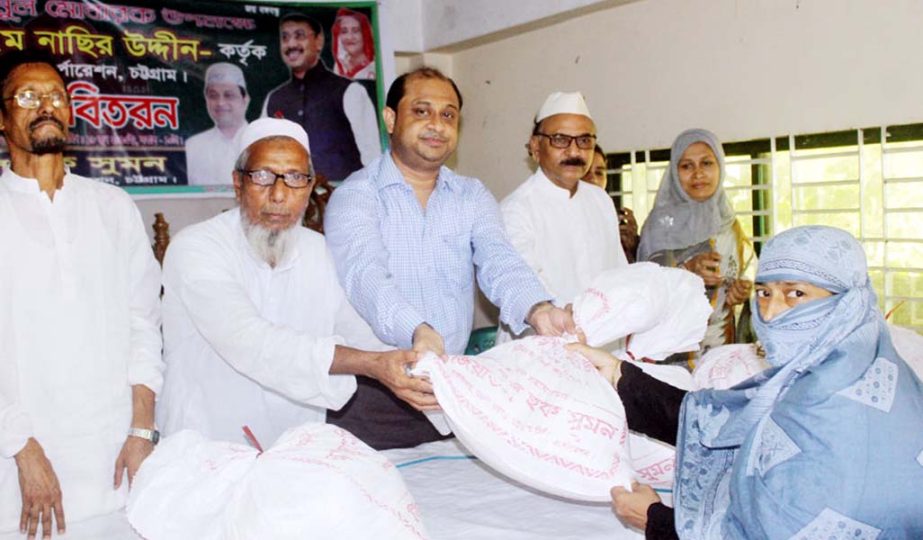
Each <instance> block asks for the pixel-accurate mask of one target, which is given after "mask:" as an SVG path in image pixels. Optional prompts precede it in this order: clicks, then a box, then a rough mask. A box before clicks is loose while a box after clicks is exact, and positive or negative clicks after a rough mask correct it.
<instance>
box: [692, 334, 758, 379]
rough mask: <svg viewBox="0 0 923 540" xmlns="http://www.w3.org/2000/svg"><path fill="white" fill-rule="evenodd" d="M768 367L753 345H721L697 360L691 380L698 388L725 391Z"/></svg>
mask: <svg viewBox="0 0 923 540" xmlns="http://www.w3.org/2000/svg"><path fill="white" fill-rule="evenodd" d="M768 367H769V362H767V361H766V360H765V359H763V358H761V357H760V355H759V354H757V352H756V345H755V344H753V343H738V344H734V345H722V346H720V347H715V348H713V349H711V350H709V351H708V352H707V353H705V355H704V356H702V358H701V359H699V362H698V364H697V365H696V368H695V371H693V372H692V378H693V379H694V380H695V384H696V386H697V387H698V388H714V389H716V390H725V389H727V388H730V387H732V386H734V385H736V384H738V383H741V382H743V381H745V380H747V379H749V378H750V377H752V376H754V375H756V374H757V373H759V372H761V371H763V370H765V369H766V368H768Z"/></svg>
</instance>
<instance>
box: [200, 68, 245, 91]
mask: <svg viewBox="0 0 923 540" xmlns="http://www.w3.org/2000/svg"><path fill="white" fill-rule="evenodd" d="M215 83H230V84H234V85H237V86H239V87H241V88H243V89H244V90H246V89H247V81H246V80H245V79H244V72H243V71H241V70H240V68H239V67H237V66H235V65H234V64H229V63H227V62H218V63H217V64H212V65H210V66H208V69H206V70H205V86H208V85H210V84H215Z"/></svg>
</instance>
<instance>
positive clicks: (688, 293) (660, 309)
mask: <svg viewBox="0 0 923 540" xmlns="http://www.w3.org/2000/svg"><path fill="white" fill-rule="evenodd" d="M711 312H712V308H711V305H710V304H709V303H708V299H707V298H706V296H705V285H704V283H703V282H702V278H700V277H698V276H697V275H695V274H693V273H692V272H687V271H686V270H681V269H678V268H665V267H662V266H659V265H657V264H654V263H649V262H643V263H635V264H631V265H628V266H627V267H623V268H617V269H614V270H609V271H606V272H603V273H602V274H600V275H599V276H597V277H596V278H595V279H593V281H592V283H591V284H590V287H588V288H587V290H586V291H584V292H583V293H582V294H580V295H579V296H577V298H575V299H574V322H576V323H577V327H578V328H580V329H581V330H583V332H584V334H586V337H587V343H588V344H589V345H591V346H593V347H602V346H605V345H607V344H610V343H612V342H614V341H616V340H618V339H620V338H623V337H625V336H630V337H629V338H628V344H627V345H626V347H625V349H626V350H625V351H624V352H625V353H627V355H628V356H629V357H630V358H634V359H637V360H640V359H642V358H647V359H650V360H663V359H664V358H666V357H667V356H669V355H671V354H673V353H678V352H688V351H696V350H698V349H699V342H701V341H702V338H703V337H704V336H705V330H706V326H707V325H706V324H703V320H704V321H706V322H707V321H708V317H709V316H710V315H711ZM616 354H617V355H618V356H620V357H622V355H621V354H619V352H617V353H616Z"/></svg>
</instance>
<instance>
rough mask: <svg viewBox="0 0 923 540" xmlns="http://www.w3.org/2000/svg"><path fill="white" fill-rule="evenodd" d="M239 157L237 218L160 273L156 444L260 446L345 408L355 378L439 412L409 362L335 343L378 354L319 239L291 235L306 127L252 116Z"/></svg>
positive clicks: (170, 259) (301, 196) (296, 228)
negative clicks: (171, 440)
mask: <svg viewBox="0 0 923 540" xmlns="http://www.w3.org/2000/svg"><path fill="white" fill-rule="evenodd" d="M240 148H241V151H240V155H239V157H238V159H237V163H236V165H235V171H234V189H235V192H236V195H237V200H238V203H239V206H238V207H237V208H234V209H232V210H228V211H227V212H224V213H222V214H220V215H218V216H216V217H214V218H212V219H209V220H207V221H204V222H202V223H199V224H196V225H193V226H191V227H188V228H187V229H185V230H183V231H182V232H181V233H180V234H179V235H177V237H176V238H175V239H174V240H173V242H172V243H171V244H170V248H169V249H168V250H167V255H166V259H165V261H164V279H163V283H164V301H163V302H164V325H163V332H164V359H165V361H166V364H167V371H166V382H165V385H164V394H163V397H162V398H161V400H160V401H159V403H158V409H157V412H158V419H159V421H160V422H161V424H162V429H163V431H164V433H165V434H167V435H169V434H171V433H174V432H176V431H178V430H181V429H187V428H188V429H194V430H197V431H199V432H201V433H203V434H204V435H205V436H207V437H209V438H212V439H219V440H226V441H232V442H243V441H244V435H243V432H242V427H243V426H248V427H249V428H250V429H251V430H252V431H253V433H254V434H255V436H256V438H257V439H258V440H260V442H261V443H262V444H263V445H264V446H268V445H270V444H272V442H273V441H275V439H276V438H278V436H279V435H281V434H282V433H283V432H284V431H285V430H286V429H288V428H291V427H295V426H297V425H300V424H303V423H305V422H323V421H324V419H325V414H326V409H328V408H330V409H337V408H340V407H342V406H343V405H344V404H345V403H346V402H347V401H348V400H349V398H350V397H351V396H352V394H353V392H355V389H356V380H355V377H354V375H363V376H367V377H371V378H375V379H378V380H379V381H381V382H382V383H383V384H384V385H385V386H387V387H388V388H389V389H391V391H393V392H394V393H395V394H396V395H397V396H398V397H400V398H401V399H404V400H405V401H407V402H408V403H410V404H411V405H413V406H415V407H417V408H420V409H425V408H433V407H435V406H436V400H435V397H434V396H433V395H432V387H431V386H430V385H429V383H428V382H427V381H424V380H422V379H415V378H411V377H409V376H408V375H407V374H406V372H405V367H406V366H407V365H409V364H413V363H414V362H415V361H416V354H415V353H413V352H410V351H400V350H392V351H386V352H366V351H361V350H357V349H353V348H351V347H348V346H346V345H345V344H349V345H354V346H361V347H364V348H367V349H375V350H380V349H383V348H384V346H383V345H382V344H381V343H380V342H379V341H378V340H377V339H376V338H375V337H374V334H373V333H372V331H371V329H370V328H369V327H368V325H367V324H366V323H365V322H364V321H363V320H362V319H361V318H360V317H359V315H358V314H357V313H356V312H355V310H353V308H352V306H351V305H350V304H349V302H348V301H347V300H346V297H345V296H344V293H343V290H342V289H341V288H340V285H339V282H338V281H337V274H336V271H335V269H334V266H333V260H332V259H331V257H330V255H329V252H328V250H327V247H326V244H325V242H324V237H323V236H321V235H320V234H318V233H316V232H314V231H311V230H309V229H306V228H304V227H301V225H300V224H301V219H302V217H303V215H304V212H305V209H306V208H307V204H308V197H309V195H310V193H311V189H312V188H313V187H314V182H315V177H314V172H313V167H312V165H311V157H310V149H309V146H308V136H307V134H306V133H305V131H304V129H303V128H302V127H301V126H299V125H298V124H295V123H294V122H290V121H288V120H282V119H276V118H261V119H259V120H256V121H255V122H253V123H251V124H250V125H249V126H247V128H245V129H244V133H243V134H242V136H241V142H240Z"/></svg>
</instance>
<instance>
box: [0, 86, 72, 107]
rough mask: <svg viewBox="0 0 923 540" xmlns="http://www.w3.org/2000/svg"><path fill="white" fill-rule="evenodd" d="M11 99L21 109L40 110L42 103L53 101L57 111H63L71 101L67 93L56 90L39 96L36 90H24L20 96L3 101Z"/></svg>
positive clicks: (13, 96) (6, 98)
mask: <svg viewBox="0 0 923 540" xmlns="http://www.w3.org/2000/svg"><path fill="white" fill-rule="evenodd" d="M11 99H15V100H16V104H17V105H19V107H20V108H21V109H38V108H39V107H41V106H42V102H43V101H45V99H48V100H49V101H51V106H52V107H54V108H55V109H63V108H64V107H67V104H68V102H69V101H70V98H69V97H68V95H67V93H66V92H61V91H59V90H54V91H51V92H48V93H47V94H39V93H38V92H36V91H35V90H23V91H21V92H19V93H18V94H15V95H12V96H10V97H5V98H3V101H8V100H11Z"/></svg>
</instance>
